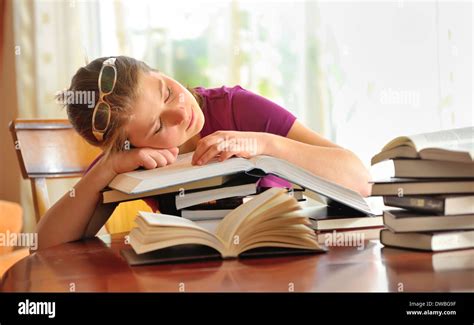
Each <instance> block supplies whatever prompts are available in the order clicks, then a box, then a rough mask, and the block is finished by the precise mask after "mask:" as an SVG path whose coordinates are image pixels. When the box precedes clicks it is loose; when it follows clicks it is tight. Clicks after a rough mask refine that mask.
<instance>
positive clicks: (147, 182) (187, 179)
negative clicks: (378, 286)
mask: <svg viewBox="0 0 474 325" xmlns="http://www.w3.org/2000/svg"><path fill="white" fill-rule="evenodd" d="M191 158H192V153H189V154H183V155H180V156H178V159H177V161H176V162H175V163H173V164H172V165H169V166H166V167H162V168H157V169H152V170H137V171H133V172H128V173H124V174H120V175H118V176H117V177H116V178H115V179H114V180H113V181H112V182H111V183H110V184H109V188H107V189H106V190H105V191H104V192H103V193H102V194H103V203H113V202H123V201H128V200H135V199H139V198H146V197H153V198H154V200H157V202H158V205H159V210H160V212H162V213H165V214H169V215H175V216H181V217H184V218H187V219H190V220H193V221H200V220H209V219H222V218H224V216H226V215H227V214H228V213H230V212H231V211H232V210H233V209H235V208H237V207H238V206H240V205H241V204H243V203H245V202H247V201H248V200H251V199H252V198H253V197H255V195H257V194H259V193H261V192H263V191H265V190H266V189H265V188H261V187H259V186H258V185H257V182H258V180H259V178H260V177H262V176H264V175H268V174H273V175H275V176H278V177H280V178H283V179H286V180H287V181H289V182H290V183H291V185H292V188H291V189H287V194H288V195H290V196H293V197H294V198H295V199H296V200H297V201H299V202H300V203H308V202H305V201H306V200H307V199H306V196H309V197H310V198H316V200H318V201H319V203H318V202H316V201H314V200H313V199H309V200H310V201H311V202H312V203H316V204H315V205H310V204H304V205H302V207H304V211H305V212H307V216H308V217H309V218H310V219H311V222H312V225H311V226H312V227H313V229H314V230H317V231H327V230H333V229H346V228H350V229H356V228H364V227H374V226H381V225H382V219H381V217H380V216H376V215H375V214H374V212H373V211H372V209H371V208H370V207H369V205H368V204H367V202H366V201H365V199H364V198H363V197H362V196H361V195H360V194H359V193H356V192H354V191H352V190H350V189H347V188H344V187H342V186H340V185H338V184H335V183H332V182H330V181H327V180H325V179H323V178H321V177H318V176H316V175H314V174H311V173H309V172H308V171H306V170H304V169H301V168H299V167H297V166H295V165H293V164H291V163H289V162H287V161H285V160H282V159H278V158H274V157H269V156H257V157H253V158H251V159H244V158H231V159H228V160H226V161H224V162H218V161H212V162H210V163H208V164H206V165H204V166H193V165H191Z"/></svg>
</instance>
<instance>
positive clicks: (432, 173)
mask: <svg viewBox="0 0 474 325" xmlns="http://www.w3.org/2000/svg"><path fill="white" fill-rule="evenodd" d="M393 165H394V169H395V175H394V176H395V177H414V178H434V177H443V178H445V177H447V178H453V177H456V178H473V177H474V163H466V162H455V161H442V160H424V159H393Z"/></svg>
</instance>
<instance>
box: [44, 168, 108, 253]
mask: <svg viewBox="0 0 474 325" xmlns="http://www.w3.org/2000/svg"><path fill="white" fill-rule="evenodd" d="M115 175H116V174H115V172H114V171H113V170H112V169H111V168H109V167H108V166H106V165H105V164H104V162H103V161H102V160H101V161H99V162H98V163H97V164H95V165H94V166H93V167H92V168H91V170H89V172H88V173H87V174H86V175H84V176H83V177H82V178H81V180H79V182H78V183H77V184H76V185H75V186H74V190H73V191H68V192H67V193H66V194H64V195H63V196H62V197H61V199H59V200H58V201H57V202H56V203H55V204H54V205H53V206H52V207H50V208H49V209H48V211H47V212H46V213H45V215H44V216H42V218H41V219H40V222H39V223H38V226H37V232H38V247H39V248H40V249H43V248H46V247H49V246H53V245H57V244H60V243H65V242H69V241H74V240H78V239H80V238H81V237H82V236H83V234H84V231H85V229H86V227H87V225H88V223H89V221H90V218H91V216H92V215H93V213H94V210H95V208H96V205H97V203H98V201H99V200H100V198H101V194H100V191H101V190H102V189H103V188H104V187H105V186H107V185H108V184H109V183H110V181H111V180H112V179H113V178H114V177H115Z"/></svg>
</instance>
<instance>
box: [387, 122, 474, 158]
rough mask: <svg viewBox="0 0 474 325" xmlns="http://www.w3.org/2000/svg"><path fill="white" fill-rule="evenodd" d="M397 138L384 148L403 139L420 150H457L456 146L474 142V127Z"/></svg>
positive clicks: (391, 146)
mask: <svg viewBox="0 0 474 325" xmlns="http://www.w3.org/2000/svg"><path fill="white" fill-rule="evenodd" d="M397 139H398V140H397ZM397 139H394V140H392V141H390V142H389V143H388V144H387V145H386V146H385V147H384V148H383V150H388V149H391V148H393V147H396V146H398V145H401V144H405V143H400V142H403V141H400V140H402V139H406V140H408V141H411V142H412V144H413V146H414V147H415V149H416V150H417V151H418V152H419V151H421V150H423V149H425V148H441V149H448V150H456V149H455V148H459V147H460V146H462V145H469V144H474V127H466V128H459V129H451V130H442V131H436V132H429V133H420V134H415V135H410V136H407V137H400V138H397Z"/></svg>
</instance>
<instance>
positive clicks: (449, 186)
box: [372, 127, 474, 251]
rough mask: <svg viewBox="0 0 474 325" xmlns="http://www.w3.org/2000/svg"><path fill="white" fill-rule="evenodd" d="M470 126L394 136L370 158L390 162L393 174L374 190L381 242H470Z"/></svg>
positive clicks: (473, 167)
mask: <svg viewBox="0 0 474 325" xmlns="http://www.w3.org/2000/svg"><path fill="white" fill-rule="evenodd" d="M473 157H474V127H467V128H459V129H452V130H444V131H437V132H431V133H424V134H417V135H412V136H404V137H398V138H395V139H394V140H392V141H390V142H389V143H388V144H387V145H385V147H384V148H383V149H382V151H381V152H380V153H378V154H377V155H375V156H374V157H373V158H372V165H374V164H377V163H380V162H382V161H384V160H391V161H393V165H394V171H395V173H394V177H392V178H391V179H388V180H380V181H375V182H373V186H372V195H374V196H383V200H384V204H385V205H387V206H391V207H395V208H397V209H389V210H386V211H384V213H383V221H384V225H385V226H386V228H387V229H384V230H382V231H381V233H380V240H381V242H382V244H384V245H387V246H394V247H403V248H412V249H420V250H430V251H443V250H452V249H464V248H472V247H474V161H473Z"/></svg>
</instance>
